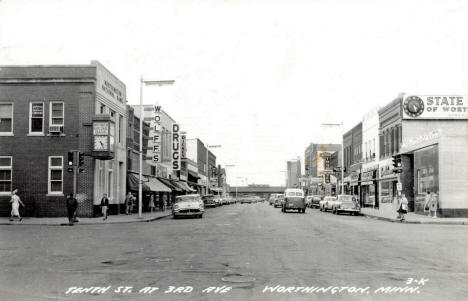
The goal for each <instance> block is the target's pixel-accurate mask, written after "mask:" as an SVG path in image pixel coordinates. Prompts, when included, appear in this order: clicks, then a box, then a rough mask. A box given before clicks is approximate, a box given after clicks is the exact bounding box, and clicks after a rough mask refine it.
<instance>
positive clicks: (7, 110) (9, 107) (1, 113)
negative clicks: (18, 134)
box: [0, 103, 13, 135]
mask: <svg viewBox="0 0 468 301" xmlns="http://www.w3.org/2000/svg"><path fill="white" fill-rule="evenodd" d="M1 134H13V104H12V103H0V135H1Z"/></svg>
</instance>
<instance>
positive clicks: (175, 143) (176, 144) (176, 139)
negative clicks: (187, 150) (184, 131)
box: [171, 123, 181, 170]
mask: <svg viewBox="0 0 468 301" xmlns="http://www.w3.org/2000/svg"><path fill="white" fill-rule="evenodd" d="M171 149H172V152H171V161H172V164H171V165H172V169H173V170H180V165H181V164H180V157H181V154H180V128H179V125H178V124H177V123H173V124H172V148H171Z"/></svg>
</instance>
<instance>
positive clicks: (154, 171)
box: [151, 165, 156, 176]
mask: <svg viewBox="0 0 468 301" xmlns="http://www.w3.org/2000/svg"><path fill="white" fill-rule="evenodd" d="M151 175H152V176H155V175H156V166H153V165H151Z"/></svg>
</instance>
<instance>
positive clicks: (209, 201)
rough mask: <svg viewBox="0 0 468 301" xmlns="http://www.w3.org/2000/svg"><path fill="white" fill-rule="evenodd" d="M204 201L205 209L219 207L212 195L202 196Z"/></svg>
mask: <svg viewBox="0 0 468 301" xmlns="http://www.w3.org/2000/svg"><path fill="white" fill-rule="evenodd" d="M202 200H203V204H204V206H205V208H208V207H216V206H217V203H216V201H215V199H214V196H213V195H212V194H205V195H204V196H202Z"/></svg>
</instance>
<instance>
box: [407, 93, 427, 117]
mask: <svg viewBox="0 0 468 301" xmlns="http://www.w3.org/2000/svg"><path fill="white" fill-rule="evenodd" d="M403 109H404V110H405V113H406V115H408V116H410V117H418V116H419V115H421V114H422V112H424V101H423V100H422V99H421V98H420V97H418V96H409V97H408V98H406V99H405V102H404V103H403Z"/></svg>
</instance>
